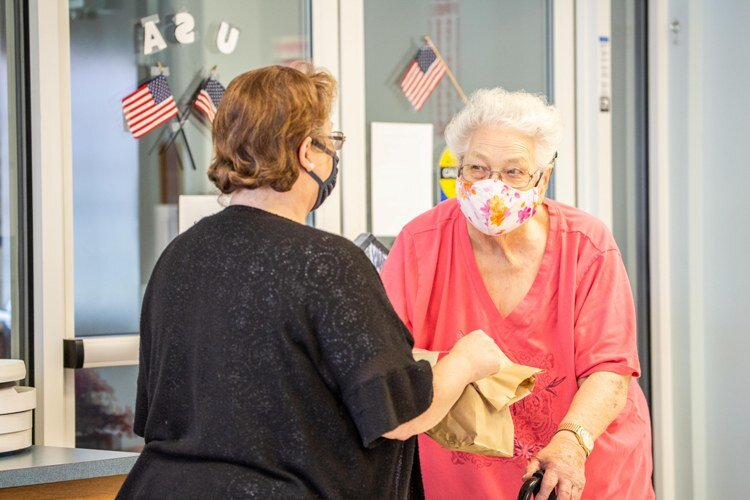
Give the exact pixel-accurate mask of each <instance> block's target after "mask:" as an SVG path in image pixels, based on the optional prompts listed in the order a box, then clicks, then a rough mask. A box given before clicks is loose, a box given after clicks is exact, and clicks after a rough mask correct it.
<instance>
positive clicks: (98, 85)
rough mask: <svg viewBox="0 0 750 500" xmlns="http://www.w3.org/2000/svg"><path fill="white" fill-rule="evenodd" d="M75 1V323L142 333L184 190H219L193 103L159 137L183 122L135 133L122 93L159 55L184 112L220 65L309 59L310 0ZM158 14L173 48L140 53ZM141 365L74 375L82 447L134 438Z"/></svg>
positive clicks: (124, 443) (239, 69)
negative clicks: (185, 26) (179, 129)
mask: <svg viewBox="0 0 750 500" xmlns="http://www.w3.org/2000/svg"><path fill="white" fill-rule="evenodd" d="M69 5H70V51H71V52H70V57H71V100H72V139H73V212H74V213H73V215H74V266H75V275H74V283H75V296H74V297H75V333H76V336H88V335H107V334H122V333H137V332H138V317H139V312H140V304H141V299H142V295H143V292H144V290H145V286H146V284H147V282H148V278H149V276H150V274H151V271H152V269H153V266H154V264H155V263H156V259H157V258H158V256H159V255H160V254H161V252H162V250H163V249H164V248H165V247H166V245H167V244H168V243H169V242H170V241H171V240H172V238H174V236H176V234H177V213H178V209H177V203H178V197H179V196H180V195H181V194H190V195H203V194H218V193H217V192H216V191H215V190H214V188H213V186H212V185H211V184H210V182H209V181H208V178H207V177H206V168H207V167H208V164H209V161H210V158H211V135H210V129H209V128H208V127H207V126H206V125H205V124H203V123H202V122H201V121H200V120H199V119H197V118H198V117H197V115H198V113H193V114H192V115H191V117H190V118H189V119H188V120H187V121H186V123H185V127H184V133H185V135H184V136H182V135H179V136H177V137H176V140H175V141H174V142H173V143H172V144H171V146H169V147H163V146H164V145H165V144H167V142H168V140H169V138H170V136H171V135H172V134H173V130H174V127H176V126H177V120H172V121H171V123H169V124H167V125H165V126H163V127H161V128H158V129H156V130H154V131H153V132H151V133H149V134H148V135H146V136H145V137H143V138H142V139H140V140H136V139H135V138H133V136H132V135H131V134H130V132H129V131H128V130H127V129H126V128H125V123H124V119H123V116H122V110H121V109H122V107H121V99H122V98H123V97H125V96H127V95H129V94H130V93H131V92H133V91H134V90H135V89H136V88H137V87H138V85H139V84H141V83H143V82H144V81H146V80H147V79H148V78H150V76H151V75H152V71H153V70H155V69H156V68H157V66H158V64H161V65H162V66H163V67H164V68H165V73H166V75H167V79H168V82H169V86H170V87H171V90H172V92H173V94H174V96H175V100H176V101H177V102H178V106H179V108H180V112H181V113H184V111H185V110H187V109H189V108H190V107H191V103H192V100H193V99H192V98H193V96H194V95H195V93H196V91H197V90H198V87H199V85H200V83H201V80H202V79H203V78H205V77H207V76H208V75H209V72H210V69H211V68H212V67H213V66H217V70H218V75H217V78H218V80H219V81H220V82H221V83H222V84H223V85H224V86H226V85H228V84H229V82H230V81H231V79H232V78H234V77H235V76H237V75H238V74H240V73H243V72H245V71H248V70H251V69H253V68H257V67H262V66H266V65H269V64H284V63H287V62H289V61H292V60H298V59H309V58H310V54H311V39H310V0H211V1H209V0H180V1H176V0H174V1H172V0H150V1H141V2H130V1H117V0H71V1H70V3H69ZM180 12H188V13H189V14H190V15H191V16H192V17H193V19H194V30H193V32H194V34H195V40H194V41H193V42H192V43H189V44H188V43H184V44H182V43H179V42H178V41H177V38H180V37H179V36H175V31H176V30H175V25H176V24H180V23H179V20H178V22H176V21H175V18H174V16H175V14H177V13H180ZM153 15H157V16H158V20H159V22H158V24H157V25H156V26H157V28H158V30H159V33H160V34H161V36H162V37H163V39H164V42H165V43H166V47H165V48H164V49H163V50H159V51H156V52H154V53H152V54H149V55H144V54H143V51H144V27H143V25H142V22H141V20H142V18H144V17H148V16H153ZM222 22H226V23H229V24H230V25H231V27H233V28H234V29H237V30H239V37H238V38H237V43H236V47H235V48H234V50H233V51H232V52H231V53H228V54H227V53H224V52H222V51H220V50H219V44H218V43H217V36H218V33H219V28H220V26H221V24H222ZM157 71H158V70H157ZM186 144H188V145H189V147H190V153H192V158H193V159H194V162H195V169H194V168H193V165H192V162H191V160H190V154H189V153H188V149H187V148H186ZM136 373H137V370H136V369H135V368H132V367H131V368H109V369H106V370H86V371H82V372H80V373H79V374H77V379H76V386H77V391H76V392H77V394H76V396H77V405H78V410H79V411H78V412H77V417H76V418H77V422H76V423H77V429H78V430H77V441H78V445H79V446H86V447H98V448H109V447H114V448H129V447H132V446H134V443H135V441H133V440H132V438H131V437H130V436H129V435H128V430H127V429H128V427H127V426H125V425H124V424H123V422H130V420H129V419H132V415H131V414H130V413H129V412H128V411H127V408H128V405H130V406H129V407H130V409H131V410H132V409H133V408H132V401H133V397H132V395H131V394H130V393H129V392H127V391H130V390H135V376H136ZM97 377H99V379H97ZM101 381H103V382H104V383H105V384H104V386H105V389H103V394H110V392H108V390H107V389H106V384H109V386H110V387H111V388H112V391H111V393H112V394H114V400H112V401H108V402H104V403H102V402H101V401H98V402H97V403H96V404H97V405H99V406H101V408H99V407H96V405H93V406H92V405H91V403H90V400H91V398H92V397H94V396H92V395H91V394H88V392H90V391H91V390H92V389H90V387H91V384H94V385H96V384H98V383H100V382H101ZM98 392H102V391H98ZM97 397H98V396H97ZM106 397H110V396H106ZM87 401H88V402H89V403H87ZM87 405H88V406H87ZM111 407H115V408H119V409H117V410H115V411H111ZM108 408H109V409H108ZM121 410H122V411H121ZM128 425H130V424H128ZM117 429H120V430H117ZM84 432H86V433H87V434H83V433H84Z"/></svg>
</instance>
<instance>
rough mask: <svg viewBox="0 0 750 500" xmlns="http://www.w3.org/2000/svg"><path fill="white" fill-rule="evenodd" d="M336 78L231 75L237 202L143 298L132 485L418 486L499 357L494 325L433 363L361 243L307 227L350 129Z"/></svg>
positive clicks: (176, 251)
mask: <svg viewBox="0 0 750 500" xmlns="http://www.w3.org/2000/svg"><path fill="white" fill-rule="evenodd" d="M334 95H335V82H334V80H333V79H332V78H331V77H330V76H329V75H328V74H326V73H323V72H313V71H312V70H311V69H310V68H309V67H302V70H298V69H293V68H286V67H280V66H273V67H267V68H262V69H258V70H255V71H250V72H248V73H245V74H243V75H240V76H239V77H237V78H235V79H234V80H233V81H232V83H231V84H230V85H229V87H228V89H227V92H226V94H225V96H224V99H223V100H222V102H221V105H220V106H219V109H218V112H217V116H216V119H215V121H214V125H213V127H214V128H213V141H214V152H215V159H214V161H213V163H212V164H211V166H210V168H209V172H208V175H209V178H210V179H211V180H212V181H213V182H214V183H215V184H216V186H218V188H219V189H220V190H221V191H222V192H223V193H225V194H228V195H230V196H231V204H230V206H229V207H227V208H226V209H225V210H223V211H222V212H220V213H218V214H216V215H214V216H211V217H207V218H205V219H203V220H201V221H200V222H199V223H197V224H196V225H195V226H193V227H192V228H191V229H190V230H188V231H186V232H185V233H183V234H182V235H180V236H179V237H177V238H176V239H175V240H174V241H173V242H172V243H171V244H170V245H169V247H168V248H167V249H166V250H165V251H164V253H163V254H162V256H161V258H160V259H159V262H158V263H157V265H156V267H155V269H154V271H153V274H152V276H151V279H150V281H149V285H148V288H147V290H146V294H145V297H144V300H143V309H142V313H141V356H140V369H139V375H138V396H137V403H136V416H135V431H136V433H138V434H139V435H142V436H144V437H145V439H146V446H145V448H144V450H143V452H142V454H141V456H140V458H139V459H138V461H137V463H136V465H135V467H134V468H133V470H132V472H131V473H130V475H129V476H128V478H127V480H126V481H125V484H124V485H123V488H122V490H121V492H120V497H122V498H131V497H160V498H161V497H168V498H172V497H174V498H188V497H193V498H197V497H201V498H230V497H260V498H300V497H324V498H354V497H361V496H365V497H367V498H406V497H409V496H413V495H415V494H416V495H419V494H420V493H421V482H420V481H419V478H418V477H416V478H415V477H413V476H412V470H416V471H417V473H418V470H419V468H418V467H414V460H415V447H416V439H415V438H414V436H415V435H416V434H418V433H420V432H423V431H425V430H427V429H429V428H431V427H432V426H433V425H435V424H436V423H437V422H439V421H440V420H441V419H442V417H443V416H444V415H445V414H446V413H447V412H448V410H449V409H450V407H451V406H452V405H453V403H454V402H455V401H456V400H457V399H458V397H459V395H460V394H461V392H462V391H463V389H464V387H465V386H466V385H467V384H469V383H471V382H473V381H475V380H478V379H480V378H483V377H485V376H487V375H489V374H492V373H494V372H496V371H498V369H499V368H500V364H501V353H500V351H499V349H498V348H497V346H496V345H495V344H494V342H493V341H492V340H490V339H489V337H487V336H486V335H485V334H484V333H482V332H474V333H472V334H470V335H467V336H466V337H464V338H463V339H462V340H461V341H459V342H458V343H457V344H456V346H455V347H454V348H453V350H452V351H451V352H450V353H449V354H448V355H447V356H445V357H444V358H443V359H442V360H441V361H440V362H439V363H438V364H437V365H436V366H435V368H434V369H430V366H429V364H427V363H426V362H415V361H414V360H413V359H412V357H411V348H412V345H413V340H412V337H411V335H410V334H409V331H408V330H407V329H406V327H405V326H404V325H403V323H402V322H401V320H400V319H399V317H398V315H397V314H396V313H395V311H394V310H393V308H392V307H391V305H390V302H389V301H388V298H387V297H386V294H385V291H384V290H383V286H382V284H381V282H380V279H379V277H378V275H377V272H376V271H375V269H374V268H373V266H372V265H371V264H370V262H369V261H368V260H367V257H366V256H365V255H364V253H363V252H362V251H361V250H360V249H359V248H358V247H356V246H355V245H354V244H352V243H351V242H349V241H347V240H345V239H344V238H341V237H339V236H335V235H332V234H328V233H325V232H322V231H319V230H316V229H314V228H311V227H308V226H306V225H305V224H304V222H305V219H306V217H307V215H308V213H309V212H310V211H311V210H314V209H316V208H317V207H319V206H320V204H321V203H323V201H324V200H325V198H326V197H327V196H328V195H329V194H330V193H331V190H332V189H333V187H334V185H335V182H336V174H337V170H338V155H337V153H336V150H338V149H340V148H341V146H342V144H343V142H344V136H343V134H342V133H340V132H331V130H330V129H331V123H330V121H329V118H328V117H329V114H330V110H331V104H332V101H333V99H334Z"/></svg>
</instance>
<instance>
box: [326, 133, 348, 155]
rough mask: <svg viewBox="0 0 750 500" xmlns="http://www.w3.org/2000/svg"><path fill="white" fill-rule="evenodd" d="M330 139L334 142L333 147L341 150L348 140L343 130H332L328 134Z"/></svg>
mask: <svg viewBox="0 0 750 500" xmlns="http://www.w3.org/2000/svg"><path fill="white" fill-rule="evenodd" d="M327 137H328V140H329V141H331V142H332V143H333V149H335V150H336V151H341V148H342V147H343V146H344V142H345V141H346V136H345V135H344V133H343V132H339V131H336V132H331V133H330V134H328V136H327Z"/></svg>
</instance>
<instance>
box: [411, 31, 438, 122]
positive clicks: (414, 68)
mask: <svg viewBox="0 0 750 500" xmlns="http://www.w3.org/2000/svg"><path fill="white" fill-rule="evenodd" d="M443 76H445V64H444V63H443V60H442V59H441V58H439V57H438V56H437V54H435V51H434V50H432V47H430V46H429V45H428V44H424V45H422V48H421V49H419V52H417V57H415V58H414V60H413V61H412V62H411V64H410V65H409V68H408V69H407V70H406V74H405V75H404V78H403V80H401V90H403V91H404V94H405V95H406V98H407V99H409V102H410V103H411V105H412V106H414V109H416V110H417V111H419V110H420V109H422V106H424V103H425V102H427V99H428V98H429V97H430V94H432V91H433V90H435V88H436V87H437V86H438V84H439V83H440V80H442V79H443Z"/></svg>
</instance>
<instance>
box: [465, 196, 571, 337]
mask: <svg viewBox="0 0 750 500" xmlns="http://www.w3.org/2000/svg"><path fill="white" fill-rule="evenodd" d="M543 203H544V206H545V207H547V213H548V214H549V233H548V234H547V243H546V245H545V248H544V255H543V256H542V263H541V264H540V265H539V270H538V271H537V273H536V277H535V278H534V281H533V282H532V284H531V288H529V291H528V292H526V295H525V296H524V297H523V298H522V299H521V302H519V303H518V304H516V307H515V308H513V310H512V311H511V312H509V313H508V315H507V316H503V315H502V313H501V312H500V310H499V309H498V308H497V305H495V302H494V301H493V300H492V297H491V296H490V292H489V291H488V290H487V287H486V286H485V284H484V281H483V280H482V275H481V274H480V273H479V267H478V266H477V261H476V259H475V258H474V250H473V249H472V247H471V240H470V238H469V229H468V226H467V222H466V217H464V216H463V214H462V213H461V211H460V210H458V215H457V217H458V221H457V222H458V223H457V224H456V226H455V227H456V234H455V237H456V238H457V239H458V241H459V245H458V247H459V248H460V249H461V253H462V255H461V260H463V262H464V265H465V266H466V271H467V273H468V274H469V279H470V281H471V282H472V285H473V286H474V291H475V293H476V294H477V298H478V299H479V300H480V302H481V304H482V307H483V308H485V310H487V311H491V313H490V314H491V315H492V316H493V317H494V318H495V319H496V320H497V321H498V322H499V323H500V324H503V323H512V324H515V325H519V326H520V325H523V324H525V323H526V324H527V323H528V322H529V317H530V315H531V314H533V312H534V311H533V308H534V305H535V303H538V301H537V300H536V298H537V296H538V295H539V293H541V291H542V290H543V289H544V283H545V281H546V280H547V277H548V276H549V272H550V267H551V266H552V261H553V260H554V256H553V255H552V248H553V247H554V246H555V241H556V239H557V233H558V226H559V220H558V219H559V214H558V213H557V208H556V207H553V206H551V205H550V204H549V203H548V201H547V200H544V202H543Z"/></svg>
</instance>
